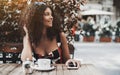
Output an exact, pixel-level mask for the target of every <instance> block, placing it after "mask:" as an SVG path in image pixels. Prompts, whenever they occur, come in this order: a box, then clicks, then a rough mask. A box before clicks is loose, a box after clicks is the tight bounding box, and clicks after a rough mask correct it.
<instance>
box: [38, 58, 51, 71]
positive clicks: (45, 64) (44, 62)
mask: <svg viewBox="0 0 120 75" xmlns="http://www.w3.org/2000/svg"><path fill="white" fill-rule="evenodd" d="M37 63H38V66H39V67H40V68H43V69H47V68H50V67H51V60H50V59H38V61H37Z"/></svg>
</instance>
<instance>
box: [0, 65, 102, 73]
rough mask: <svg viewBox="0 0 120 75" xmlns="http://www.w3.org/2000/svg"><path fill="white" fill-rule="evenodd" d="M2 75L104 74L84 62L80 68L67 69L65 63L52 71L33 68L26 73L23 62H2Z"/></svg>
mask: <svg viewBox="0 0 120 75" xmlns="http://www.w3.org/2000/svg"><path fill="white" fill-rule="evenodd" d="M0 75H103V74H102V73H101V72H100V71H99V70H98V69H97V68H96V67H95V66H94V65H92V64H82V65H81V67H80V68H79V69H72V70H70V69H67V67H66V66H65V64H56V65H55V69H53V70H51V71H38V70H33V73H32V74H25V73H24V72H23V69H22V66H21V64H0Z"/></svg>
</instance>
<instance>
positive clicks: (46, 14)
mask: <svg viewBox="0 0 120 75" xmlns="http://www.w3.org/2000/svg"><path fill="white" fill-rule="evenodd" d="M44 15H45V16H49V15H52V14H51V13H45V14H44Z"/></svg>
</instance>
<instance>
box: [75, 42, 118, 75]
mask: <svg viewBox="0 0 120 75" xmlns="http://www.w3.org/2000/svg"><path fill="white" fill-rule="evenodd" d="M74 46H75V48H76V50H75V57H74V58H75V59H78V60H81V63H82V64H84V63H88V64H93V65H94V66H95V67H96V68H98V69H99V70H100V71H101V72H103V74H104V75H120V43H82V42H75V43H74Z"/></svg>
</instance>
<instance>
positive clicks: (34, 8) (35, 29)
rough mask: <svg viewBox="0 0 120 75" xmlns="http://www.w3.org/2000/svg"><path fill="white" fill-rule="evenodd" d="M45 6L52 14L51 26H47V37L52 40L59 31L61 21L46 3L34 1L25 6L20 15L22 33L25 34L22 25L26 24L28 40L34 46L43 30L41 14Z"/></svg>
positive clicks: (38, 41)
mask: <svg viewBox="0 0 120 75" xmlns="http://www.w3.org/2000/svg"><path fill="white" fill-rule="evenodd" d="M46 8H50V9H51V11H52V16H53V26H52V27H49V28H47V38H48V39H49V40H53V38H54V37H56V36H57V35H58V34H59V33H60V32H61V26H60V25H61V22H60V20H59V18H58V17H57V15H56V14H54V13H55V12H53V9H52V8H51V7H50V6H48V5H46V4H40V5H39V4H36V3H35V2H33V3H31V4H30V5H28V6H26V8H25V9H24V10H23V12H22V14H21V17H20V22H19V24H20V27H21V30H22V35H23V36H25V32H24V30H23V26H24V25H26V27H27V29H28V34H29V38H30V41H31V42H32V43H34V44H35V45H36V46H37V45H38V44H39V43H40V40H41V37H42V31H43V26H44V25H43V14H44V11H45V10H46Z"/></svg>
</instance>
